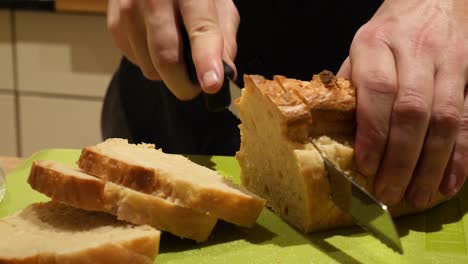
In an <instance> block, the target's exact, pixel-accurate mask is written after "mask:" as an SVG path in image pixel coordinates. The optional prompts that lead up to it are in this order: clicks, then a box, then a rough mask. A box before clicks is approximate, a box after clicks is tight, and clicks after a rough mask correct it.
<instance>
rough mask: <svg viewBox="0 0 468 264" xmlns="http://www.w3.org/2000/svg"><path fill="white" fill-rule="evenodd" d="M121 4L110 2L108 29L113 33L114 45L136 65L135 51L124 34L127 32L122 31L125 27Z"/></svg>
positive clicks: (117, 1)
mask: <svg viewBox="0 0 468 264" xmlns="http://www.w3.org/2000/svg"><path fill="white" fill-rule="evenodd" d="M119 2H120V1H119V0H110V1H109V3H108V5H107V29H108V30H109V32H110V33H111V36H112V40H113V42H114V45H115V46H117V48H119V49H120V50H121V51H122V53H123V54H124V56H125V57H126V58H127V59H128V60H129V61H131V62H132V63H133V64H136V60H135V55H134V54H133V50H132V48H131V47H130V43H129V42H128V38H127V36H126V35H125V34H124V32H125V31H124V30H122V28H123V25H122V23H121V19H120V3H119Z"/></svg>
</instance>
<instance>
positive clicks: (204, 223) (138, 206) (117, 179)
mask: <svg viewBox="0 0 468 264" xmlns="http://www.w3.org/2000/svg"><path fill="white" fill-rule="evenodd" d="M28 183H29V184H30V185H31V187H32V188H33V189H35V190H37V191H39V192H41V193H43V194H45V195H47V196H48V197H50V198H52V201H53V202H49V203H45V204H34V205H31V206H30V207H28V208H26V209H25V210H23V211H22V212H20V213H19V214H17V215H15V216H11V217H7V218H4V219H1V220H0V233H1V234H2V236H3V235H6V236H7V237H9V239H10V237H11V239H12V240H14V241H15V242H14V243H13V244H9V243H7V242H6V240H2V239H0V263H150V262H151V260H152V259H153V258H154V257H155V256H156V254H157V252H158V247H159V234H160V231H165V232H169V233H172V234H173V235H176V236H178V237H181V238H188V239H192V240H195V241H197V242H203V241H206V240H207V239H208V238H209V236H210V234H211V232H212V230H213V228H214V227H215V225H216V222H217V220H218V219H223V220H225V221H228V222H231V223H234V224H237V225H240V226H245V227H252V226H253V225H254V224H255V222H256V219H257V218H258V216H259V214H260V212H261V211H262V209H263V207H264V206H265V203H266V201H265V200H264V199H262V198H260V197H258V196H256V195H255V194H253V193H251V192H249V191H247V190H246V189H245V188H243V187H240V186H237V185H235V184H233V183H232V182H230V181H228V180H227V179H225V178H224V177H223V176H221V175H220V174H218V173H217V172H215V171H213V170H211V169H208V168H206V167H203V166H200V165H198V164H195V163H193V162H191V161H190V160H188V159H187V158H185V157H183V156H180V155H170V154H166V153H163V152H162V151H161V150H158V149H156V148H155V146H154V145H151V144H139V145H133V144H129V143H128V142H127V140H124V139H108V140H106V141H105V142H103V143H100V144H97V145H96V146H90V147H86V148H84V149H83V150H82V153H81V157H80V159H79V161H78V167H70V166H66V165H62V164H59V163H56V162H53V161H35V162H33V164H32V167H31V171H30V174H29V178H28ZM111 215H113V216H111ZM93 222H95V223H96V224H95V225H93V224H92V223H93ZM127 222H128V223H127ZM159 230H160V231H159ZM22 240H26V241H28V242H27V243H23V244H21V245H19V246H18V249H11V248H10V247H11V246H15V245H16V244H15V243H18V244H20V242H19V241H22ZM62 240H67V242H65V243H62ZM9 241H10V240H9ZM41 241H44V242H41ZM62 245H63V247H62ZM20 251H22V252H23V253H25V254H21V252H20ZM106 260H107V262H106Z"/></svg>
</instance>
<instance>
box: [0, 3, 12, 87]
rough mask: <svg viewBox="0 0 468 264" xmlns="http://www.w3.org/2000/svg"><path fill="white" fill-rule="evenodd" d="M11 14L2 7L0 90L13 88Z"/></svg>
mask: <svg viewBox="0 0 468 264" xmlns="http://www.w3.org/2000/svg"><path fill="white" fill-rule="evenodd" d="M13 89H14V88H13V46H12V42H11V14H10V11H9V10H1V9H0V90H13Z"/></svg>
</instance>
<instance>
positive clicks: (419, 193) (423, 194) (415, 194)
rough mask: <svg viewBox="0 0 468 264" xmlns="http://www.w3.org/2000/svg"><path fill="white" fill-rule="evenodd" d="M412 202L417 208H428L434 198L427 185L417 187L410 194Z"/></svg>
mask: <svg viewBox="0 0 468 264" xmlns="http://www.w3.org/2000/svg"><path fill="white" fill-rule="evenodd" d="M409 196H410V197H409V199H410V203H411V204H412V205H413V206H414V207H416V208H421V209H423V208H426V207H427V205H428V204H429V202H430V201H431V198H432V192H431V191H430V190H429V189H427V188H425V187H416V190H414V191H412V192H411V193H410V195H409Z"/></svg>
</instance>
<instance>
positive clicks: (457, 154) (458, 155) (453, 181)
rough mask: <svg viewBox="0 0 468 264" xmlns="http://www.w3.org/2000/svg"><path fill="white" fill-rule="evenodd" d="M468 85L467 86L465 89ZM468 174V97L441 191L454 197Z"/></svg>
mask: <svg viewBox="0 0 468 264" xmlns="http://www.w3.org/2000/svg"><path fill="white" fill-rule="evenodd" d="M467 88H468V87H465V91H466V89H467ZM467 175H468V98H466V99H465V103H464V106H463V115H462V118H461V121H460V127H459V131H458V135H457V140H456V143H455V147H454V151H453V153H452V156H451V159H450V162H449V164H448V166H447V169H446V170H445V173H444V178H443V180H442V183H441V184H440V187H439V191H440V192H441V193H442V194H444V195H446V196H448V197H452V196H454V195H455V194H457V193H458V191H460V189H461V187H462V186H463V184H464V183H465V179H466V176H467Z"/></svg>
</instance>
